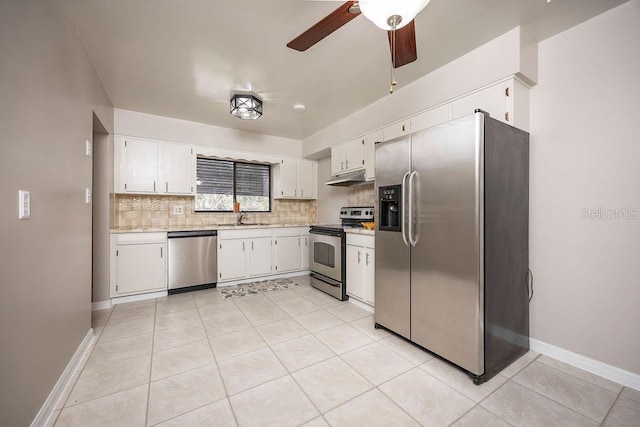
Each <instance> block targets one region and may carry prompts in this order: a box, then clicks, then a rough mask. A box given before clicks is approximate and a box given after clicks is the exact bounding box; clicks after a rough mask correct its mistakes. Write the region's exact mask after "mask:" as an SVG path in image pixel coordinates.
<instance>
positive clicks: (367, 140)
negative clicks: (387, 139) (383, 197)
mask: <svg viewBox="0 0 640 427" xmlns="http://www.w3.org/2000/svg"><path fill="white" fill-rule="evenodd" d="M382 139H383V135H382V129H381V130H379V131H376V132H371V133H370V134H367V135H365V136H364V168H365V177H366V178H367V181H372V180H374V179H375V177H376V173H375V169H376V158H375V151H376V142H381V141H382Z"/></svg>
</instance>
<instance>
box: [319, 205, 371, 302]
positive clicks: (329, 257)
mask: <svg viewBox="0 0 640 427" xmlns="http://www.w3.org/2000/svg"><path fill="white" fill-rule="evenodd" d="M340 220H341V221H342V222H341V224H335V225H312V226H311V230H310V231H309V233H310V240H311V260H310V268H311V273H310V274H309V275H310V277H311V286H313V287H314V288H316V289H319V290H321V291H323V292H325V293H327V294H329V295H331V296H332V297H335V298H337V299H339V300H341V301H345V300H347V299H348V298H349V297H348V296H347V283H346V277H347V273H346V256H347V253H346V252H347V251H346V245H347V238H346V233H345V228H349V227H362V223H363V222H367V221H373V206H360V207H343V208H340Z"/></svg>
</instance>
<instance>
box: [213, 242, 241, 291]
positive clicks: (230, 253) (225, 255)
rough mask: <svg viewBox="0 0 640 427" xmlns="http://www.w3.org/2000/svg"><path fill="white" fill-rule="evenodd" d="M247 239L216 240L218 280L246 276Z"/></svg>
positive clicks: (223, 280) (222, 280)
mask: <svg viewBox="0 0 640 427" xmlns="http://www.w3.org/2000/svg"><path fill="white" fill-rule="evenodd" d="M246 245H247V241H245V240H242V239H234V240H224V241H220V240H218V279H219V281H220V282H225V281H228V280H234V279H241V278H243V277H247V256H246V254H247V252H246Z"/></svg>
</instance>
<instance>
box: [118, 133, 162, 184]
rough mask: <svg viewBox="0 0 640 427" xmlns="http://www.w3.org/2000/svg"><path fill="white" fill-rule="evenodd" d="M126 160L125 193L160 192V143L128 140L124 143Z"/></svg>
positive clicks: (123, 158) (124, 158) (124, 157)
mask: <svg viewBox="0 0 640 427" xmlns="http://www.w3.org/2000/svg"><path fill="white" fill-rule="evenodd" d="M122 143H123V144H124V147H121V149H122V154H123V156H122V158H121V161H122V160H124V164H125V166H124V191H125V192H128V193H155V192H157V191H158V187H157V186H158V169H159V162H158V143H157V142H155V141H147V140H144V139H136V138H130V139H129V138H126V139H124V140H123V141H122Z"/></svg>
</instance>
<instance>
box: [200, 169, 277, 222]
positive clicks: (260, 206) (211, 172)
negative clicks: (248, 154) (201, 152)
mask: <svg viewBox="0 0 640 427" xmlns="http://www.w3.org/2000/svg"><path fill="white" fill-rule="evenodd" d="M197 177H198V178H197V194H196V212H232V211H233V201H234V199H235V200H236V201H237V202H239V203H240V209H241V210H243V211H247V212H270V211H271V192H270V188H271V180H270V177H271V166H270V165H261V164H256V163H242V162H234V161H231V160H216V159H208V158H204V157H198V160H197Z"/></svg>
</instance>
